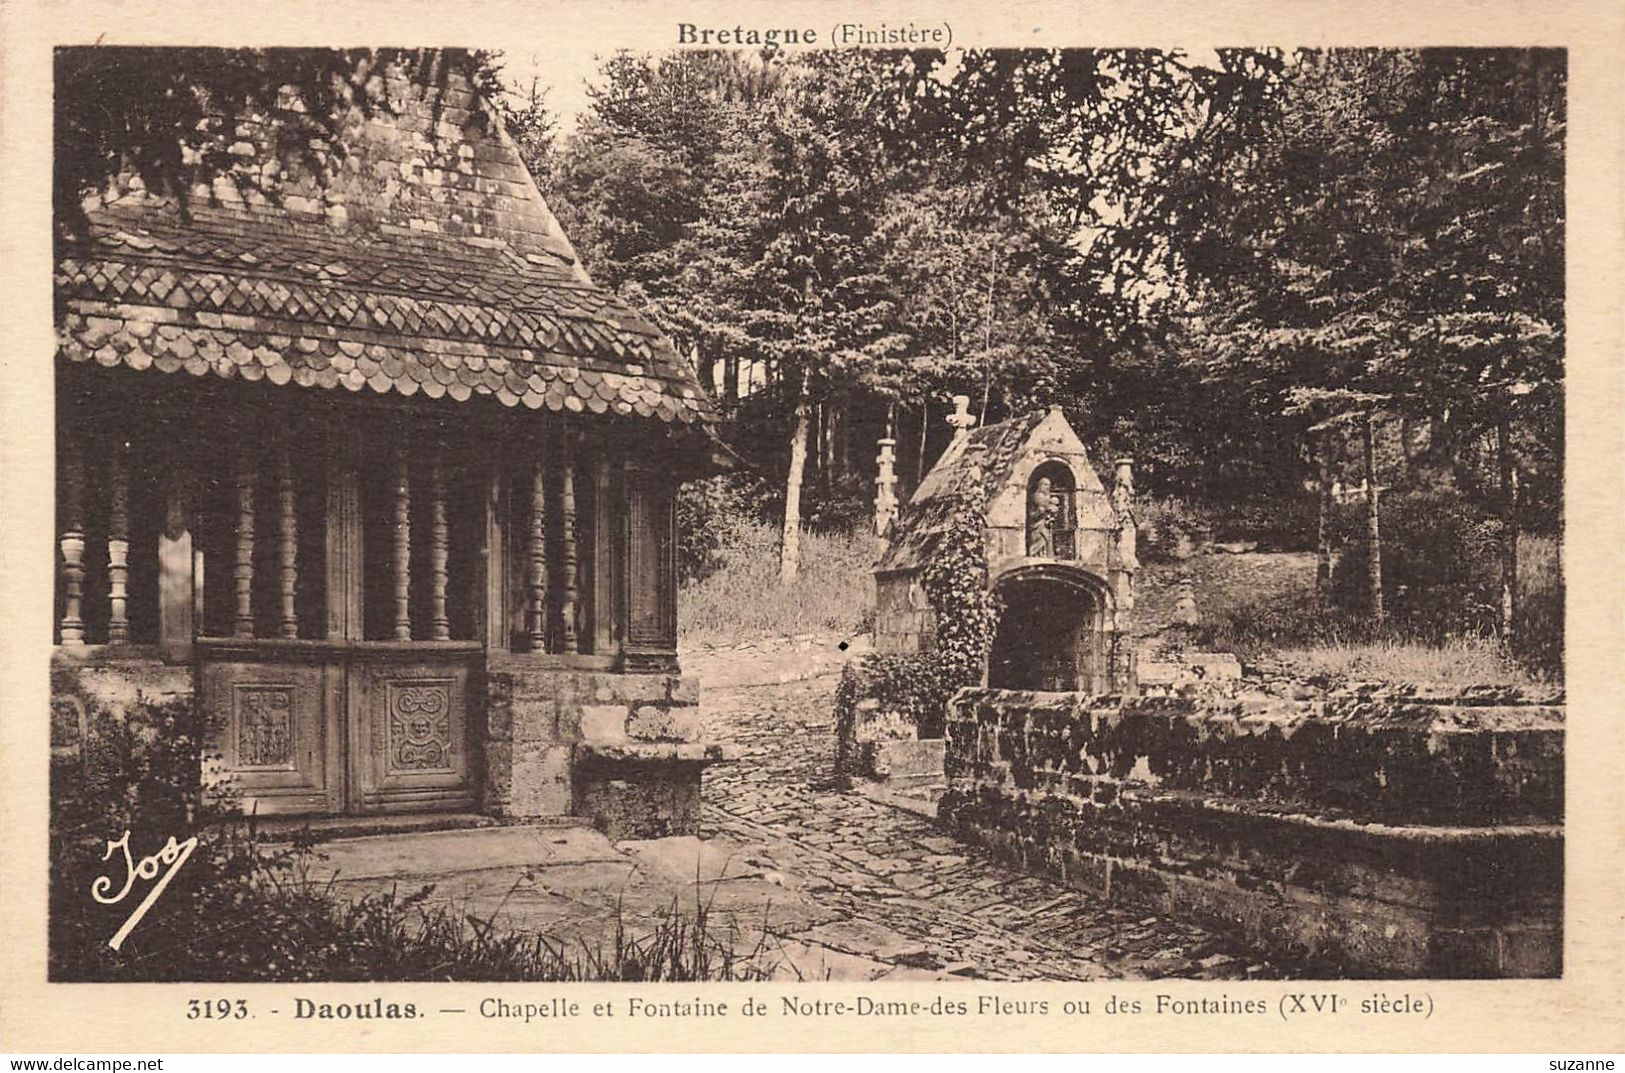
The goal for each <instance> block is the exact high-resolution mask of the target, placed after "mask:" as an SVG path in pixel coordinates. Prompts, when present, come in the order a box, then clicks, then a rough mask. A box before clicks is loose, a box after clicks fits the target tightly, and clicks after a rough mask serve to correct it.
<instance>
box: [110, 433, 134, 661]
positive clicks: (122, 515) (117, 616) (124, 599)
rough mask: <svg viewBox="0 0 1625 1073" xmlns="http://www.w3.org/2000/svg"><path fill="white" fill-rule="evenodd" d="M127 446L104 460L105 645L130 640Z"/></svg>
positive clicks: (117, 447) (121, 445) (118, 446)
mask: <svg viewBox="0 0 1625 1073" xmlns="http://www.w3.org/2000/svg"><path fill="white" fill-rule="evenodd" d="M129 451H130V445H129V444H128V443H127V442H125V441H124V440H123V439H122V438H120V439H119V440H118V442H116V443H114V444H113V449H112V451H111V452H109V454H108V459H107V484H108V500H107V643H108V644H110V645H117V644H125V643H127V642H128V641H129V640H130V614H129V578H130V474H129Z"/></svg>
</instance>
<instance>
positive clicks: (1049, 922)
mask: <svg viewBox="0 0 1625 1073" xmlns="http://www.w3.org/2000/svg"><path fill="white" fill-rule="evenodd" d="M836 681H837V678H836V676H834V675H825V676H823V677H820V678H814V679H810V680H807V681H801V682H792V683H788V684H783V685H767V686H756V687H736V688H724V689H708V690H706V693H705V709H706V713H707V719H708V720H710V725H709V727H708V730H709V734H710V737H711V739H712V740H715V741H720V742H723V743H726V744H729V745H731V746H733V747H734V748H735V749H736V750H737V752H738V753H739V759H738V761H737V762H736V763H732V764H724V765H718V766H717V767H714V768H712V769H710V770H709V771H708V772H707V773H706V776H705V793H704V801H705V815H704V821H703V822H704V826H705V831H704V834H705V835H707V836H715V837H718V838H719V839H721V840H723V841H726V842H729V843H734V844H738V845H740V847H741V852H744V853H748V854H749V855H750V856H751V858H752V859H753V860H754V861H758V862H764V863H765V864H766V865H767V866H768V867H769V868H770V869H774V870H775V871H772V872H770V873H769V874H770V875H771V876H773V877H774V878H775V880H776V881H778V882H781V883H782V884H783V885H784V886H785V887H787V888H790V889H793V890H795V891H796V892H797V893H798V895H799V896H801V897H805V898H810V899H812V900H813V901H815V902H817V903H818V904H819V905H820V906H821V907H824V908H827V909H830V910H832V911H833V912H834V913H835V914H838V919H835V920H833V921H831V922H830V923H827V924H824V925H821V926H820V927H819V928H817V929H814V933H813V934H811V935H804V936H802V937H801V938H804V939H813V940H815V941H817V942H818V943H820V944H822V945H824V946H827V947H830V948H833V949H836V950H844V951H846V952H848V953H850V954H853V955H854V956H856V957H860V958H865V959H869V960H870V961H879V962H885V963H889V964H891V965H894V966H896V968H895V969H894V970H893V971H892V972H890V973H888V974H887V977H886V978H887V979H896V978H899V977H902V976H909V975H917V976H922V977H938V976H941V975H943V974H951V975H960V976H970V977H977V978H985V979H995V980H1018V979H1052V980H1053V979H1062V980H1090V979H1113V978H1117V979H1147V978H1159V977H1185V978H1192V979H1238V978H1258V977H1279V976H1284V975H1290V974H1291V973H1290V970H1288V969H1287V968H1285V967H1283V966H1279V965H1272V964H1269V963H1267V962H1264V961H1262V960H1260V959H1258V958H1257V957H1254V956H1252V955H1251V954H1249V953H1248V952H1247V951H1245V950H1244V949H1241V948H1240V947H1238V946H1237V945H1235V944H1234V943H1232V942H1230V941H1228V940H1226V939H1223V938H1220V937H1218V936H1215V935H1213V934H1212V933H1209V932H1206V931H1204V930H1202V929H1200V928H1196V927H1192V926H1190V925H1187V924H1181V923H1178V922H1174V921H1170V920H1165V919H1162V918H1159V917H1156V916H1148V915H1146V914H1145V913H1144V912H1143V911H1136V910H1133V909H1127V908H1123V907H1119V906H1110V905H1107V904H1105V903H1104V902H1102V901H1100V900H1098V899H1096V898H1094V897H1092V896H1089V895H1087V894H1083V893H1080V892H1078V891H1075V890H1072V889H1069V888H1067V887H1064V886H1062V885H1060V884H1058V883H1054V882H1051V881H1049V880H1047V879H1043V878H1040V877H1037V876H1032V875H1027V874H1025V873H1022V872H1019V871H1016V870H1013V869H1011V868H1009V867H1007V866H1005V865H1003V864H1000V863H998V862H995V861H992V860H991V859H988V858H986V857H982V856H979V855H978V854H977V852H976V851H975V850H974V849H972V848H971V847H968V846H966V845H964V844H963V843H960V842H959V841H957V840H955V839H953V838H950V837H948V836H946V835H945V834H943V833H942V832H941V831H940V830H938V829H937V828H936V827H935V826H933V825H932V824H931V822H930V821H929V820H927V819H925V818H924V817H921V816H918V815H914V814H912V813H909V812H906V811H903V810H900V809H897V808H893V807H891V806H888V805H885V804H881V803H879V802H876V801H872V800H870V799H868V798H866V797H862V796H859V795H858V794H852V793H840V792H838V791H836V790H835V789H833V787H832V782H831V768H832V763H833V751H834V736H833V735H834V728H833V717H832V714H831V706H832V701H833V692H834V688H835V683H836Z"/></svg>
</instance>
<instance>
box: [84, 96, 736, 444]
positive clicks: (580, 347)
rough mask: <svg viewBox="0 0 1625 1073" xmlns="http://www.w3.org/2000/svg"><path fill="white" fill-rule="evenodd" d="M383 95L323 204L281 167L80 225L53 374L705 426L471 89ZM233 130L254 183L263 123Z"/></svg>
mask: <svg viewBox="0 0 1625 1073" xmlns="http://www.w3.org/2000/svg"><path fill="white" fill-rule="evenodd" d="M389 87H390V97H391V101H392V103H393V106H394V107H395V109H396V113H395V114H394V115H393V116H390V117H387V121H382V122H381V121H380V117H379V116H377V115H374V116H373V117H372V118H371V119H368V120H367V121H365V122H354V123H349V124H348V125H346V126H345V127H344V132H345V137H344V140H345V144H344V146H343V147H342V149H343V156H344V158H345V159H346V160H347V161H349V160H352V159H353V160H354V161H355V163H356V166H353V167H352V166H348V165H346V166H345V167H341V168H338V169H336V172H335V174H336V178H331V177H330V178H329V179H327V180H325V181H324V183H323V184H322V185H320V186H316V185H313V182H314V181H313V180H311V179H309V178H301V177H300V176H299V175H298V174H297V172H298V169H297V168H295V167H290V168H288V169H287V171H286V175H285V176H284V179H283V180H282V181H280V185H279V187H278V188H277V189H276V190H274V191H269V192H268V193H270V194H271V195H272V196H269V197H267V196H264V194H261V193H256V191H255V189H253V188H251V189H250V190H249V192H248V194H247V195H246V196H240V197H236V198H233V199H225V198H222V199H220V200H211V199H208V198H194V199H192V201H191V202H190V204H189V206H188V208H189V211H187V212H183V211H181V208H180V206H179V205H177V204H176V203H175V202H174V201H172V200H165V199H158V198H152V197H148V196H147V195H146V194H144V193H143V192H140V191H135V192H131V193H127V194H125V195H123V196H119V197H115V198H113V199H112V200H108V201H105V202H104V203H101V204H99V205H96V206H92V207H90V209H89V212H88V216H89V221H90V229H89V233H88V234H87V235H85V236H83V237H82V238H81V239H79V240H78V241H74V242H71V243H65V244H63V246H62V247H61V248H60V250H59V256H58V262H57V268H56V275H55V283H56V295H57V303H58V314H59V315H58V326H59V353H60V355H61V357H62V358H63V359H64V360H67V361H70V362H80V363H89V362H95V363H98V364H100V365H104V366H108V367H114V366H118V365H124V366H127V367H129V368H132V369H149V368H151V369H155V370H157V371H158V372H161V373H166V374H176V373H179V372H181V371H183V370H184V371H185V372H186V373H188V374H190V375H193V376H202V375H205V374H212V375H214V376H217V377H220V378H222V379H232V378H235V377H243V378H245V379H254V380H257V379H265V380H269V381H270V382H272V383H274V384H278V385H291V386H293V387H298V388H319V389H324V390H340V389H343V390H348V391H352V392H359V391H366V390H370V391H373V392H377V393H379V394H387V393H390V392H394V393H396V394H400V395H403V396H412V395H415V394H417V392H418V391H419V390H420V389H421V390H422V392H423V394H424V395H425V396H427V397H429V398H441V397H444V396H450V397H451V398H452V399H453V400H456V401H465V400H467V399H469V398H472V397H474V396H487V397H491V398H494V399H496V400H497V401H499V402H501V403H502V404H503V405H506V406H510V407H514V406H521V405H523V406H525V407H527V408H529V409H542V408H546V409H548V410H553V411H560V412H562V411H572V412H581V411H590V412H593V413H604V412H607V411H611V410H612V411H614V412H615V413H618V414H628V413H637V414H639V415H642V416H648V417H656V418H659V419H660V420H662V421H666V422H678V423H691V422H696V421H708V420H710V419H711V418H712V416H713V411H712V407H711V403H710V400H709V399H708V398H707V397H706V396H705V393H704V391H703V390H702V389H701V387H700V385H699V382H698V380H697V378H696V377H695V374H694V372H693V371H692V370H691V369H690V368H689V367H688V365H687V363H686V362H685V361H683V359H682V358H681V357H680V356H679V355H678V353H677V351H676V349H675V348H674V347H673V346H672V344H671V342H670V340H668V339H667V338H666V337H665V336H663V335H661V334H660V332H659V331H658V329H656V328H655V327H654V326H653V325H652V324H650V323H649V321H648V320H647V319H645V318H644V317H643V316H641V315H640V314H639V313H638V312H637V311H636V310H633V309H631V308H630V307H628V306H626V305H625V303H623V302H622V301H621V300H620V299H619V298H617V297H616V296H615V295H613V294H611V293H609V292H608V291H606V290H604V289H603V288H600V287H598V286H596V285H594V284H593V283H592V282H591V281H590V279H588V277H587V276H586V273H585V272H584V271H583V270H582V268H581V266H580V264H579V262H578V261H577V259H576V255H575V251H574V249H573V248H572V247H571V246H570V244H569V241H568V240H567V239H566V238H565V237H564V235H563V233H562V231H560V229H559V227H558V224H557V221H556V220H555V219H554V218H553V216H552V214H551V212H550V211H549V210H548V208H547V205H546V204H545V202H544V201H543V200H542V197H541V195H540V193H539V192H538V191H537V190H536V188H535V186H534V184H533V183H531V182H530V181H529V177H528V175H527V174H526V173H525V171H524V167H523V165H522V164H521V163H520V159H519V156H518V154H517V152H515V150H514V148H513V145H512V143H511V141H510V140H509V139H508V137H507V135H506V133H505V132H503V131H502V130H501V127H500V123H495V122H494V121H493V120H491V119H489V118H488V117H487V113H486V112H482V111H481V110H480V109H479V108H478V107H477V102H476V101H475V99H474V97H473V95H472V92H471V91H470V90H469V89H468V88H467V86H466V83H462V82H461V80H460V79H459V78H453V79H452V81H451V82H450V83H449V88H448V84H447V83H435V82H434V81H433V80H432V79H428V80H422V81H414V80H411V79H407V78H405V77H399V72H397V76H396V77H392V79H391V80H390V82H389ZM448 101H450V102H452V103H450V104H448V103H447V102H448ZM435 117H438V118H435ZM245 126H246V129H248V130H249V132H250V133H251V134H253V135H254V136H253V137H252V138H245V142H246V144H247V145H248V146H249V147H250V148H251V149H252V150H253V152H252V153H246V152H245V153H243V154H241V157H242V160H243V166H244V167H245V168H250V169H253V171H254V174H255V175H263V174H264V173H263V172H262V171H260V166H261V163H263V162H264V161H266V160H267V159H268V158H269V157H270V156H271V154H272V153H274V152H275V150H274V148H273V145H274V142H275V131H274V124H273V123H266V122H264V121H257V120H256V121H250V122H247V123H246V124H245ZM243 129H244V126H240V127H239V131H238V133H239V134H241V133H242V131H243ZM234 148H235V147H234ZM279 174H280V172H279ZM453 176H455V177H456V178H455V179H454V178H453ZM380 177H382V178H380ZM217 185H218V184H217ZM228 185H229V184H228ZM335 208H338V209H342V210H344V211H342V212H335V211H333V210H334V209H335Z"/></svg>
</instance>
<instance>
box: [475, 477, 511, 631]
mask: <svg viewBox="0 0 1625 1073" xmlns="http://www.w3.org/2000/svg"><path fill="white" fill-rule="evenodd" d="M506 524H507V512H506V511H505V510H504V509H503V497H502V469H501V466H500V465H498V464H493V465H492V466H491V468H490V470H489V471H488V472H487V473H486V474H485V526H484V540H483V543H484V549H483V550H484V555H483V556H482V557H481V560H482V563H483V567H484V576H483V577H482V578H481V580H482V582H483V583H484V593H485V598H484V600H483V601H482V602H483V604H484V612H485V627H484V628H485V646H486V648H487V649H488V650H489V651H492V652H500V651H506V650H507V649H508V648H509V647H511V646H512V644H513V641H512V638H511V637H510V635H509V629H508V606H509V605H508V555H507V551H508V542H507V539H506V532H505V527H506Z"/></svg>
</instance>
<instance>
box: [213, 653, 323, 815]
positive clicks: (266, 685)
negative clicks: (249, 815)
mask: <svg viewBox="0 0 1625 1073" xmlns="http://www.w3.org/2000/svg"><path fill="white" fill-rule="evenodd" d="M199 676H200V678H201V681H200V682H199V686H200V694H201V696H202V698H203V704H204V711H205V712H207V713H208V714H209V715H210V716H211V717H212V718H213V719H214V720H215V729H214V744H215V746H216V748H217V749H218V751H219V752H220V753H221V765H222V766H223V767H224V768H225V772H224V774H225V775H226V776H227V779H228V781H227V783H226V788H227V789H229V790H232V791H235V792H237V793H238V794H240V796H241V801H242V807H243V809H244V811H245V812H246V811H252V812H255V813H257V814H259V815H262V816H263V815H275V814H279V813H319V812H336V811H338V810H339V809H340V808H341V807H342V804H343V780H342V778H341V774H340V770H339V764H340V758H341V748H340V744H341V743H340V741H339V734H338V732H337V730H338V725H339V718H340V714H341V711H342V708H343V704H344V689H343V681H344V669H343V667H342V665H335V664H324V663H319V662H288V661H270V660H265V661H261V660H255V659H252V658H248V657H247V656H246V655H245V654H239V655H237V656H236V657H223V658H219V659H213V658H210V659H205V660H203V661H201V662H200V664H199Z"/></svg>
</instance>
